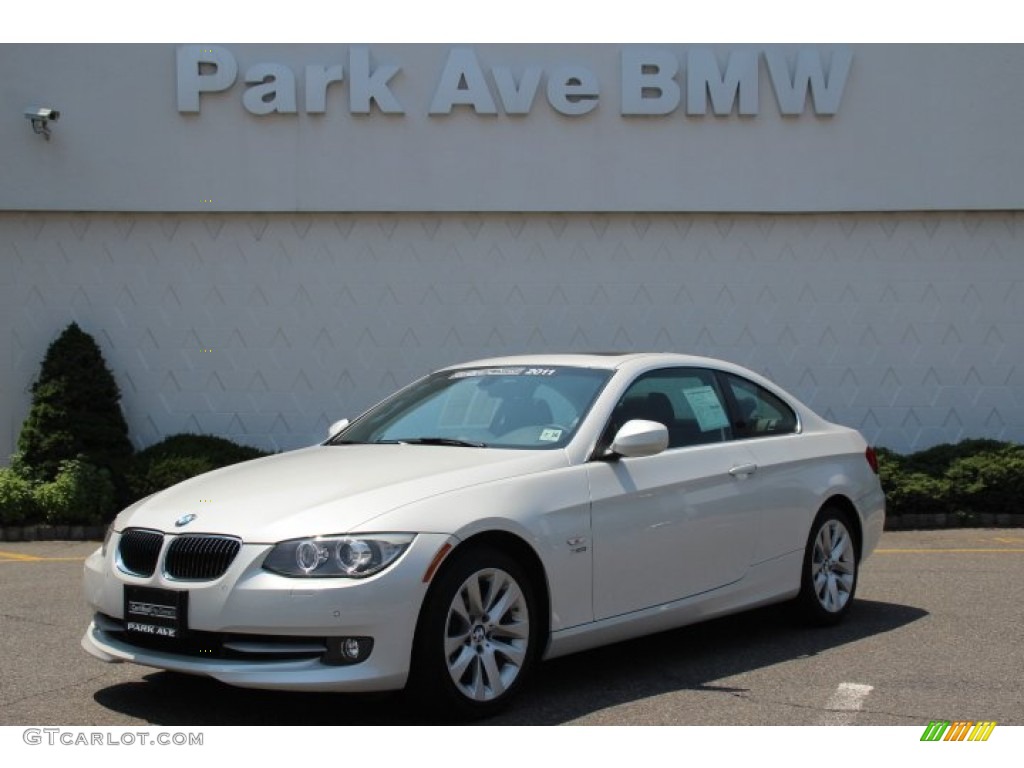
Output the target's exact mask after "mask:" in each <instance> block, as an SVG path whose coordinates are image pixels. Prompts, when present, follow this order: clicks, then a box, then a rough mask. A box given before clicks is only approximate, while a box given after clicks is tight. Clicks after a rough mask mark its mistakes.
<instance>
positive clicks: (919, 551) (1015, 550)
mask: <svg viewBox="0 0 1024 768" xmlns="http://www.w3.org/2000/svg"><path fill="white" fill-rule="evenodd" d="M875 552H877V553H880V554H883V555H891V554H907V553H910V554H930V553H932V552H940V553H944V554H958V553H966V554H976V553H984V552H993V553H996V554H1018V555H1019V554H1024V548H1019V549H1018V548H1011V547H956V548H943V547H935V548H934V549H931V548H927V547H921V548H917V549H891V548H890V549H876V550H875Z"/></svg>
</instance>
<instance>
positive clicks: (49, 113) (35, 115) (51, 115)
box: [25, 107, 60, 141]
mask: <svg viewBox="0 0 1024 768" xmlns="http://www.w3.org/2000/svg"><path fill="white" fill-rule="evenodd" d="M25 117H27V118H28V119H29V120H31V121H32V130H33V131H35V132H36V133H40V134H42V135H43V138H45V139H46V140H47V141H49V140H50V121H51V120H52V121H53V122H57V121H58V120H59V119H60V112H58V111H57V110H56V109H54V108H53V107H29V108H28V109H26V110H25Z"/></svg>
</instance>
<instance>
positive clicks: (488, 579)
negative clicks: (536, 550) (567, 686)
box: [410, 549, 540, 719]
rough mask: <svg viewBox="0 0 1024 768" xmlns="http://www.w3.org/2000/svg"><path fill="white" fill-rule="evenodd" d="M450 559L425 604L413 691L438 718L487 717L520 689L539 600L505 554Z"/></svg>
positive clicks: (532, 647)
mask: <svg viewBox="0 0 1024 768" xmlns="http://www.w3.org/2000/svg"><path fill="white" fill-rule="evenodd" d="M454 556H455V557H457V558H458V559H457V560H454V561H453V562H452V563H450V564H449V567H448V568H446V569H445V570H444V572H443V573H441V574H440V575H439V577H438V581H437V582H436V583H435V584H434V586H433V588H432V589H431V591H430V593H429V594H428V595H427V599H426V602H425V603H424V607H423V613H422V615H421V618H420V622H419V627H418V629H417V637H416V645H415V650H414V654H413V669H412V676H411V679H410V683H411V688H412V692H413V694H414V695H416V696H417V697H418V698H419V699H420V701H421V703H422V704H426V705H428V706H429V707H430V709H431V710H432V711H435V712H440V713H441V714H442V715H445V716H449V717H450V716H455V717H456V718H463V719H465V718H480V717H487V716H489V715H492V714H495V713H496V712H498V710H500V709H501V708H503V707H504V706H505V705H506V704H507V703H508V701H509V700H510V699H511V698H512V697H513V696H514V695H515V693H516V691H518V690H519V688H521V687H522V685H523V682H524V680H525V678H526V676H527V674H528V672H529V670H530V667H531V666H532V664H533V661H534V657H535V656H536V649H537V644H538V641H537V628H538V627H539V625H540V617H539V616H537V613H536V612H537V607H536V606H537V602H536V599H535V597H534V589H533V585H532V584H531V583H530V580H529V578H528V576H527V575H526V573H525V572H524V571H523V569H522V568H520V566H519V565H518V563H516V562H515V560H513V559H512V558H511V557H509V556H508V555H506V554H505V553H503V552H500V551H496V550H491V549H477V550H471V551H469V552H467V553H465V554H464V555H454ZM440 707H443V709H441V708H440Z"/></svg>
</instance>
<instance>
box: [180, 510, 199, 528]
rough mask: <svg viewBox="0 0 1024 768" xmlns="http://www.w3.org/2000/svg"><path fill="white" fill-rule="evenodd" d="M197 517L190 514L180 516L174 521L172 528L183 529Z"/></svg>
mask: <svg viewBox="0 0 1024 768" xmlns="http://www.w3.org/2000/svg"><path fill="white" fill-rule="evenodd" d="M197 517H198V515H194V514H192V513H189V514H187V515H182V516H181V517H179V518H178V519H177V520H175V521H174V527H175V528H183V527H184V526H186V525H188V524H189V523H191V522H192V521H193V520H195V519H196V518H197Z"/></svg>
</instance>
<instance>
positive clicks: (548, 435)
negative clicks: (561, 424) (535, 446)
mask: <svg viewBox="0 0 1024 768" xmlns="http://www.w3.org/2000/svg"><path fill="white" fill-rule="evenodd" d="M561 438H562V430H560V429H544V430H541V433H540V437H539V438H537V439H538V440H540V441H541V442H544V443H557V442H558V441H559V440H561Z"/></svg>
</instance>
